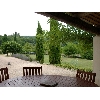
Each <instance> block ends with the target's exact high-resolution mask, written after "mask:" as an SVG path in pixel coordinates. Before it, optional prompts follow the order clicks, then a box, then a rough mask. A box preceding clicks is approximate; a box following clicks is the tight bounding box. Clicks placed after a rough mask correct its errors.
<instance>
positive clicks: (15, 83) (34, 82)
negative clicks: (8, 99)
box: [0, 75, 98, 87]
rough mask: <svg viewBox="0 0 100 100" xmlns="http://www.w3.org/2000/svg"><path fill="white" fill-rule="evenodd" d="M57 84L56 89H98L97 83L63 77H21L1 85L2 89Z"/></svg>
mask: <svg viewBox="0 0 100 100" xmlns="http://www.w3.org/2000/svg"><path fill="white" fill-rule="evenodd" d="M44 82H48V83H57V84H56V85H55V87H98V85H96V84H95V83H91V82H87V81H83V80H82V79H79V78H76V77H68V76H61V75H37V76H20V77H16V78H12V79H8V80H5V81H3V82H2V83H0V87H44V86H41V85H40V83H44Z"/></svg>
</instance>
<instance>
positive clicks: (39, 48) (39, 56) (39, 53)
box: [36, 21, 44, 63]
mask: <svg viewBox="0 0 100 100" xmlns="http://www.w3.org/2000/svg"><path fill="white" fill-rule="evenodd" d="M43 42H44V38H43V31H42V28H41V25H40V23H39V21H38V28H37V34H36V60H37V61H39V62H40V63H44V48H43Z"/></svg>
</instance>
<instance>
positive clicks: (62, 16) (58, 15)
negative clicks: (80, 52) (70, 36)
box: [36, 12, 100, 35]
mask: <svg viewBox="0 0 100 100" xmlns="http://www.w3.org/2000/svg"><path fill="white" fill-rule="evenodd" d="M36 13H38V14H42V15H45V16H47V17H51V18H54V19H56V20H59V21H62V22H65V23H67V24H70V25H72V26H75V27H77V28H80V29H82V30H85V31H88V32H90V33H94V34H97V35H99V32H100V28H98V27H95V26H93V25H92V24H88V23H86V22H84V21H82V20H81V19H80V18H78V17H72V16H70V15H69V14H67V13H63V12H36Z"/></svg>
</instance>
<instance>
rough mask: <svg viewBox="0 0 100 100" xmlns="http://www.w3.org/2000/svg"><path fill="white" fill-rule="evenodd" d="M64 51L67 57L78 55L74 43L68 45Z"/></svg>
mask: <svg viewBox="0 0 100 100" xmlns="http://www.w3.org/2000/svg"><path fill="white" fill-rule="evenodd" d="M63 50H64V54H65V55H66V56H70V55H74V54H77V47H76V45H75V44H74V43H67V45H66V46H64V49H63Z"/></svg>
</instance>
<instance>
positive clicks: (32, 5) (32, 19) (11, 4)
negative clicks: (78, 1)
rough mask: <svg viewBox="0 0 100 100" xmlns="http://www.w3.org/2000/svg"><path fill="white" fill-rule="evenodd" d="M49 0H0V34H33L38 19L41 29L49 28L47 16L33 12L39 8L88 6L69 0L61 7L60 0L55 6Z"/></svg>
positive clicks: (53, 9)
mask: <svg viewBox="0 0 100 100" xmlns="http://www.w3.org/2000/svg"><path fill="white" fill-rule="evenodd" d="M51 1H52V0H50V1H48V2H47V1H45V0H36V1H35V0H0V35H4V34H7V35H11V34H13V33H15V32H17V33H20V36H35V35H36V29H37V25H38V24H37V23H38V21H39V22H40V24H41V27H42V29H43V30H48V31H49V30H50V25H49V24H47V20H48V19H49V18H48V17H45V16H43V15H40V14H37V13H35V12H38V11H39V12H41V10H42V12H48V11H50V10H52V11H54V12H56V11H59V12H61V10H62V9H63V12H67V7H68V10H69V12H70V11H73V10H71V8H72V7H73V8H74V10H77V11H79V10H80V9H82V10H81V11H83V10H84V9H85V8H86V7H88V3H85V2H82V4H83V5H84V4H85V6H86V7H85V8H84V6H83V8H81V7H82V6H81V5H78V8H77V7H76V5H75V3H73V4H72V1H71V0H69V1H70V2H69V1H68V2H69V3H68V4H69V5H67V6H66V3H64V4H63V7H61V2H58V3H57V5H56V6H58V8H57V7H56V6H55V3H54V0H53V3H52V2H51ZM44 2H45V3H47V4H45V3H44ZM55 2H56V1H55ZM50 3H51V4H50ZM70 4H71V6H70ZM93 4H94V3H93ZM51 5H52V6H51ZM98 5H99V4H98ZM53 7H54V8H53ZM97 7H99V6H97ZM64 8H66V9H64ZM79 8H80V9H79ZM88 8H89V9H91V8H93V6H92V5H89V7H88ZM38 9H39V10H38ZM48 9H50V10H48ZM86 10H87V9H86ZM92 11H94V10H92Z"/></svg>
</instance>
